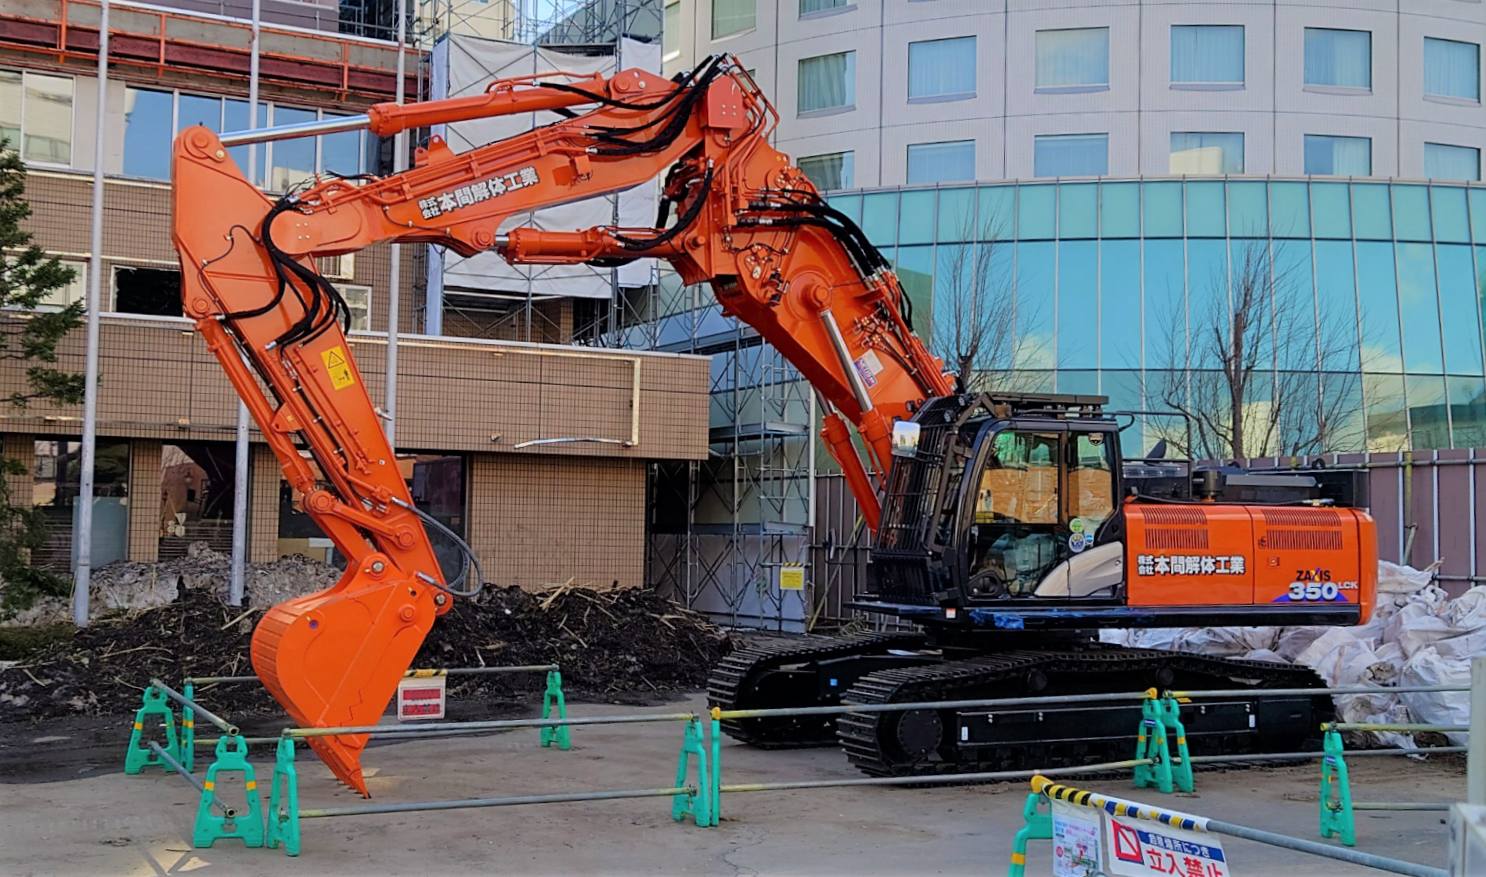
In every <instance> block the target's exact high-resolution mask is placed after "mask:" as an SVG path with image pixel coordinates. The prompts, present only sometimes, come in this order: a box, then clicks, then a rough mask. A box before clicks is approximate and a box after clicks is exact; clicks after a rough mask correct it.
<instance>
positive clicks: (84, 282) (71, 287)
mask: <svg viewBox="0 0 1486 877" xmlns="http://www.w3.org/2000/svg"><path fill="white" fill-rule="evenodd" d="M59 261H61V263H62V267H63V268H71V269H72V280H71V281H70V282H69V283H67V285H65V286H60V287H58V288H56V289H54V290H52V291H51V292H48V293H47V294H46V295H44V296H42V297H41V299H40V300H39V301H37V302H36V307H35V308H32V309H31V310H37V311H60V310H62V309H63V308H65V307H67V306H68V305H70V304H72V303H73V302H75V301H81V302H86V301H87V300H88V263H87V262H69V261H67V260H66V259H62V260H59ZM84 307H86V305H84ZM5 309H6V310H20V305H16V304H7V305H6V306H5Z"/></svg>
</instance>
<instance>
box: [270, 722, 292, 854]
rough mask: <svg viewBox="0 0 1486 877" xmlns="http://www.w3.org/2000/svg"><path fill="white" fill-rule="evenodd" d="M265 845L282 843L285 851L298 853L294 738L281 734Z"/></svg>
mask: <svg viewBox="0 0 1486 877" xmlns="http://www.w3.org/2000/svg"><path fill="white" fill-rule="evenodd" d="M267 843H268V848H269V849H271V850H276V849H278V848H279V844H283V845H284V852H286V853H288V854H289V855H291V856H297V855H299V773H298V772H297V771H296V770H295V768H294V738H292V737H280V738H279V752H278V758H276V759H275V760H274V764H273V782H272V783H271V784H270V785H269V793H268V837H267Z"/></svg>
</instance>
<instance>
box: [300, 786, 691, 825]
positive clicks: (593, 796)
mask: <svg viewBox="0 0 1486 877" xmlns="http://www.w3.org/2000/svg"><path fill="white" fill-rule="evenodd" d="M696 793H697V790H696V789H695V788H694V787H691V786H678V787H676V788H672V789H624V790H620V791H616V792H571V793H568V794H560V795H522V796H520V797H515V798H471V799H469V800H465V801H415V802H412V803H409V804H368V805H366V806H363V807H324V808H320V809H314V810H300V811H299V818H300V819H324V818H326V817H330V816H370V815H372V814H375V813H418V812H421V811H424V810H466V809H469V808H472V807H514V806H517V805H520V804H561V803H564V802H567V801H614V800H618V799H621V798H670V797H674V796H676V795H695V794H696Z"/></svg>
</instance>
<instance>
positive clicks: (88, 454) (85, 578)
mask: <svg viewBox="0 0 1486 877" xmlns="http://www.w3.org/2000/svg"><path fill="white" fill-rule="evenodd" d="M107 106H108V0H103V2H102V12H101V13H100V17H99V21H98V114H97V116H96V121H95V124H96V125H97V126H98V130H97V131H96V132H95V135H96V136H95V138H94V140H93V228H92V240H91V243H90V245H89V252H88V340H87V358H86V361H85V363H84V366H83V442H82V444H83V447H82V460H81V461H80V463H81V466H82V472H81V475H80V478H79V479H78V480H79V482H80V483H79V485H78V495H77V502H78V503H80V505H79V506H78V509H77V532H76V533H74V534H73V537H72V538H73V544H74V545H76V546H77V570H76V577H75V578H74V579H73V584H72V623H73V624H75V625H77V626H78V627H87V626H88V588H89V587H90V585H91V583H92V579H93V467H94V465H95V464H96V462H97V457H98V331H99V329H98V314H99V311H100V310H101V309H102V307H103V295H102V292H101V290H102V283H101V281H102V274H103V144H104V140H105V138H104V130H103V128H104V125H105V124H106V123H107V121H108V114H107V113H106V112H105V108H106V107H107Z"/></svg>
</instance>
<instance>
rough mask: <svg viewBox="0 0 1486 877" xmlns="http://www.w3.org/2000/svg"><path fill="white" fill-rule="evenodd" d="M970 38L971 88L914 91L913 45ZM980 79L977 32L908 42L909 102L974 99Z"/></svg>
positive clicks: (926, 102)
mask: <svg viewBox="0 0 1486 877" xmlns="http://www.w3.org/2000/svg"><path fill="white" fill-rule="evenodd" d="M963 40H969V41H970V45H971V47H972V49H971V52H970V63H971V66H970V86H971V88H970V90H969V91H945V92H935V93H933V94H920V95H915V94H914V93H913V47H914V46H927V45H930V44H932V43H951V42H960V41H963ZM979 79H980V41H979V40H978V39H976V36H975V34H966V35H964V36H957V37H935V38H934V39H931V40H913V41H911V42H909V43H908V102H909V103H911V104H938V103H950V102H951V101H960V100H974V99H975V98H976V96H977V92H978V91H979V85H980V82H979Z"/></svg>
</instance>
